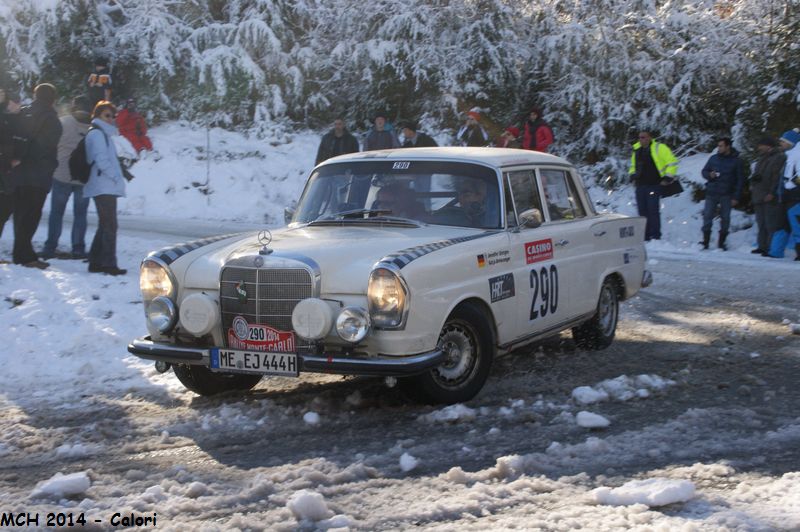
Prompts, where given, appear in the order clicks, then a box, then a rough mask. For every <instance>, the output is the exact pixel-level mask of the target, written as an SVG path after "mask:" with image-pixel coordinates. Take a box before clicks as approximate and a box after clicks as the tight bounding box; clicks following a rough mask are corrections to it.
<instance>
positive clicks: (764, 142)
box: [758, 137, 778, 148]
mask: <svg viewBox="0 0 800 532" xmlns="http://www.w3.org/2000/svg"><path fill="white" fill-rule="evenodd" d="M758 145H759V146H769V147H770V148H774V147H775V146H777V145H778V143H777V142H776V141H775V137H761V140H759V141H758Z"/></svg>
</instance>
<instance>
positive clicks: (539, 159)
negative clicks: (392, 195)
mask: <svg viewBox="0 0 800 532" xmlns="http://www.w3.org/2000/svg"><path fill="white" fill-rule="evenodd" d="M370 159H388V160H400V161H408V160H425V159H428V160H430V159H437V160H450V161H459V162H479V163H484V164H490V165H492V166H514V165H521V164H566V165H569V164H570V163H569V162H568V161H566V160H565V159H562V158H561V157H556V156H555V155H550V154H549V153H542V152H538V151H531V150H518V149H511V148H462V147H444V148H398V149H394V150H376V151H362V152H357V153H350V154H347V155H339V156H338V157H334V158H332V159H328V160H327V161H325V162H324V163H323V164H328V163H342V162H345V161H362V160H370Z"/></svg>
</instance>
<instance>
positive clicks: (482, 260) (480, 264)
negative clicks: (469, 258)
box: [478, 255, 486, 268]
mask: <svg viewBox="0 0 800 532" xmlns="http://www.w3.org/2000/svg"><path fill="white" fill-rule="evenodd" d="M484 266H486V258H485V257H484V256H483V255H478V268H483V267H484Z"/></svg>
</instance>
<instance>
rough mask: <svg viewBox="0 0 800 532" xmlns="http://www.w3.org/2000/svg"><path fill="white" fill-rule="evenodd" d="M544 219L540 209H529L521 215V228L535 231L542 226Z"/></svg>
mask: <svg viewBox="0 0 800 532" xmlns="http://www.w3.org/2000/svg"><path fill="white" fill-rule="evenodd" d="M543 221H544V218H543V217H542V211H540V210H539V209H528V210H527V211H522V212H521V213H519V226H520V227H522V228H524V229H534V228H536V227H539V226H540V225H542V222H543Z"/></svg>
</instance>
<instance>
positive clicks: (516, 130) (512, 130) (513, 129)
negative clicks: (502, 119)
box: [506, 126, 519, 138]
mask: <svg viewBox="0 0 800 532" xmlns="http://www.w3.org/2000/svg"><path fill="white" fill-rule="evenodd" d="M506 133H511V135H512V136H513V137H514V138H517V137H519V128H518V127H514V126H510V127H507V128H506Z"/></svg>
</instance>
